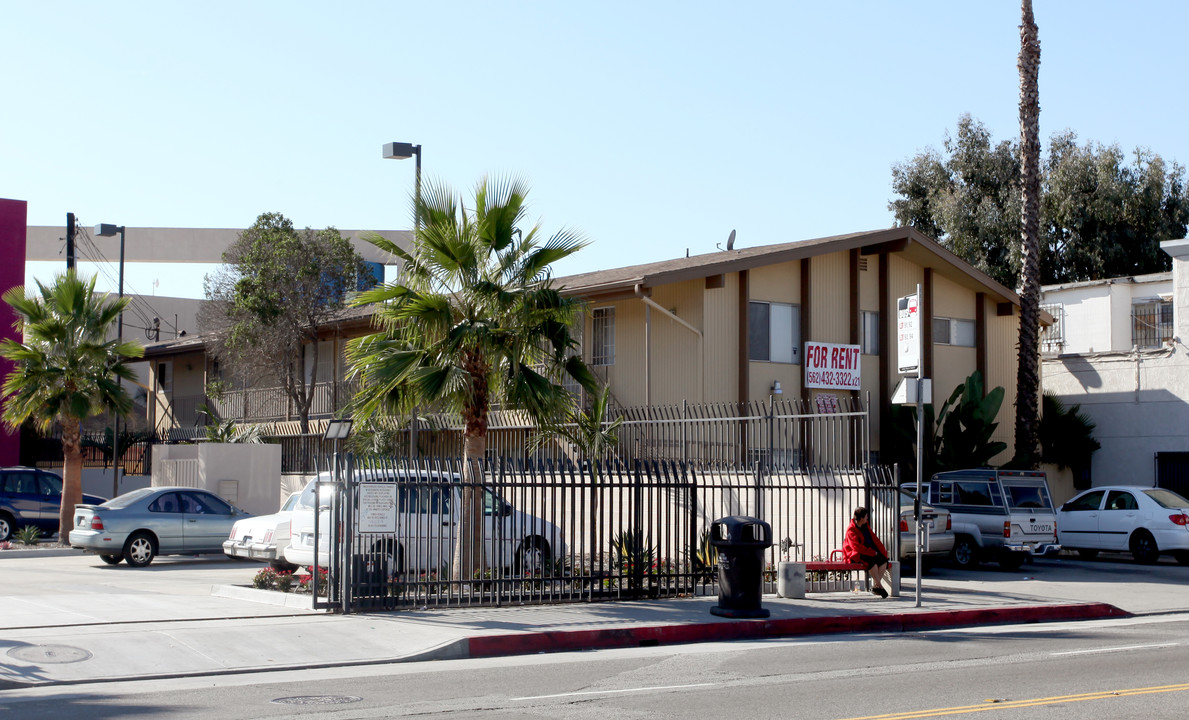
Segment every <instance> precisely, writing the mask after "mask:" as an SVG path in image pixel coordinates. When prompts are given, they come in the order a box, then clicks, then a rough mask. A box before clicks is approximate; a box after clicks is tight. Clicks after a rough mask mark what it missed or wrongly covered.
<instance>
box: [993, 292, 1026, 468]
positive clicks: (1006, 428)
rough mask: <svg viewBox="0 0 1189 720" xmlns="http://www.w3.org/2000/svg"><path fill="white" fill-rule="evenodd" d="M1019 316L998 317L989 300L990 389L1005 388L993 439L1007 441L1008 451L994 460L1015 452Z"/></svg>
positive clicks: (1002, 460)
mask: <svg viewBox="0 0 1189 720" xmlns="http://www.w3.org/2000/svg"><path fill="white" fill-rule="evenodd" d="M1018 321H1019V316H1018V315H1017V314H1014V313H1013V314H1012V315H1008V316H1005V317H998V316H996V314H995V303H993V302H990V301H988V302H987V377H986V378H985V385H986V388H987V389H988V390H989V389H991V388H994V387H1002V388H1003V390H1004V394H1003V405H1002V406H1001V407H1000V408H999V427H997V428H996V429H995V434H994V436H993V439H995V440H1002V441H1003V442H1005V443H1007V450H1006V451H1005V452H1004V453H1001V454H1000V455H998V456H996V457H994V458H992V460H991V462H992V463H994V464H1000V463H1004V462H1007V460H1008V459H1010V458H1011V457H1012V456H1013V455H1014V454H1015V437H1014V436H1015V419H1016V415H1015V413H1016V343H1017V342H1019V336H1018V333H1019V325H1018Z"/></svg>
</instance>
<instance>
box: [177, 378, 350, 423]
mask: <svg viewBox="0 0 1189 720" xmlns="http://www.w3.org/2000/svg"><path fill="white" fill-rule="evenodd" d="M355 386H356V384H355V383H354V382H348V381H339V382H327V383H318V384H317V385H315V386H314V399H313V401H312V402H311V403H310V417H311V418H323V417H330V416H332V415H334V414H335V413H336V412H338V411H339V410H341V409H342V408H344V407H345V406H346V405H347V404H348V403H349V402H351V398H352V396H353V395H354V394H355ZM204 404H205V405H206V406H208V407H210V408H213V409H214V410H215V412H216V413H218V415H219V417H221V418H223V419H225V420H235V421H237V422H272V421H277V420H296V419H298V413H297V406H296V405H294V404H293V401H292V400H290V399H289V396H288V395H287V394H286V393H285V390H284V388H280V387H266V388H247V389H244V390H228V391H226V392H224V393H223V395H222V397H219V398H208V397H207V396H205V395H175V396H174V397H173V400H172V406H171V408H170V411H169V412H170V413H171V414H172V417H173V422H174V425H176V426H179V427H192V426H195V425H206V424H209V422H210V421H209V419H208V418H206V416H204V415H202V413H200V412H199V408H200V407H201V406H202V405H204Z"/></svg>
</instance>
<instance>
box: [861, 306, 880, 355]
mask: <svg viewBox="0 0 1189 720" xmlns="http://www.w3.org/2000/svg"><path fill="white" fill-rule="evenodd" d="M860 320H861V322H860V323H859V333H860V335H859V346H860V347H861V348H862V350H863V354H864V355H878V354H879V313H877V312H871V311H870V310H863V311H861V312H860Z"/></svg>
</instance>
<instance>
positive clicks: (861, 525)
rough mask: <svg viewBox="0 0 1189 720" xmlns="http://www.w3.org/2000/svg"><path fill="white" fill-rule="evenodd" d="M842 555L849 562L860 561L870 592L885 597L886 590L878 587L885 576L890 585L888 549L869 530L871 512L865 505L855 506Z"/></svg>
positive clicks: (889, 585) (844, 540)
mask: <svg viewBox="0 0 1189 720" xmlns="http://www.w3.org/2000/svg"><path fill="white" fill-rule="evenodd" d="M842 557H843V559H844V560H846V561H847V562H849V563H861V564H863V565H865V566H867V575H868V577H870V578H871V592H873V593H875V594H876V595H878V596H880V597H881V598H886V597H887V596H888V591H887V590H884V589H883V588H882V587H880V585H881V584H883V583H884V578H887V585H888V587H891V586H892V585H891V577H890V576H889V575H888V551H887V550H885V549H884V546H883V543H881V542H880V541H879V538H877V537H875V533H873V532H871V514H870V513H869V512H867V508H865V507H857V508H855V515H854V519H853V520H851V521H850V527H848V528H847V529H846V537H845V538H844V539H843V541H842Z"/></svg>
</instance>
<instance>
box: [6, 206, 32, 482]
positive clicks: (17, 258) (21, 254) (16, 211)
mask: <svg viewBox="0 0 1189 720" xmlns="http://www.w3.org/2000/svg"><path fill="white" fill-rule="evenodd" d="M27 209H28V204H27V203H26V202H25V201H24V200H5V199H4V198H0V294H3V293H6V292H8V290H9V288H13V287H16V286H18V285H24V284H25V220H26V216H27ZM14 320H16V315H15V314H14V313H13V312H12V308H10V307H8V305H6V304H5V303H3V302H0V337H5V338H13V339H14V340H18V341H19V340H20V339H21V338H20V335H18V334H17V333H16V332H15V331H14V330H13V328H12V324H13V321H14ZM11 369H12V363H11V362H9V361H8V360H4V359H2V358H0V379H2V378H4V377H7V376H8V372H9V371H10V370H11ZM20 459H21V437H20V433H10V432H8V430H7V429H5V428H4V427H3V426H2V425H0V466H7V465H16V464H18V463H20Z"/></svg>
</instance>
